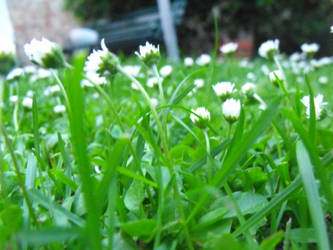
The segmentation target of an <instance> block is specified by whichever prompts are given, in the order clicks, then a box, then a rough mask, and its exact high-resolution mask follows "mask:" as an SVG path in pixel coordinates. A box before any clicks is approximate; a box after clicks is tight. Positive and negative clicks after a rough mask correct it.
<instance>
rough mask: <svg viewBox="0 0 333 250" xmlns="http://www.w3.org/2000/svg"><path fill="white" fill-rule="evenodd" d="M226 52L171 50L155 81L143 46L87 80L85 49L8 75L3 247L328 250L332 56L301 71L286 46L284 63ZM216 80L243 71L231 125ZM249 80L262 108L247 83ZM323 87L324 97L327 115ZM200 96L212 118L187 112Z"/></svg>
mask: <svg viewBox="0 0 333 250" xmlns="http://www.w3.org/2000/svg"><path fill="white" fill-rule="evenodd" d="M214 58H215V57H214V56H213V59H214ZM221 59H222V57H221V56H220V55H218V56H217V58H216V62H215V60H213V62H211V63H210V64H208V65H206V66H199V65H196V64H194V65H193V66H191V67H186V66H185V65H184V64H183V63H178V64H175V63H171V62H169V61H167V60H166V59H165V58H161V60H160V61H159V63H158V65H157V68H158V69H160V68H161V67H162V66H164V65H167V64H168V65H171V66H172V67H173V71H172V73H171V74H170V75H169V76H167V77H164V78H163V82H162V84H161V85H160V86H157V85H156V87H153V88H149V87H147V85H146V82H147V80H148V78H149V77H151V76H153V75H154V71H153V69H152V68H149V67H147V66H145V65H143V64H142V63H141V62H139V59H138V58H137V57H130V58H122V59H121V65H122V66H120V68H118V73H117V74H115V75H114V76H112V77H109V78H108V82H107V84H105V85H94V84H93V85H92V86H91V87H81V81H82V80H83V77H84V72H83V65H84V61H85V54H82V53H79V54H77V55H75V56H74V57H73V58H72V59H71V64H72V66H73V67H71V68H66V69H60V70H53V73H52V74H51V75H50V76H49V77H46V78H42V79H37V80H33V79H32V77H31V76H29V75H28V74H25V75H22V76H21V77H19V78H18V79H15V80H11V81H7V80H2V83H1V84H2V88H3V97H2V99H3V106H2V109H1V113H0V115H1V123H0V126H1V137H0V155H1V158H0V168H1V169H0V170H1V171H0V180H1V181H0V248H1V249H317V248H318V249H329V248H330V247H329V246H330V244H332V237H331V235H332V221H331V216H332V212H333V190H332V189H333V187H332V177H333V174H332V173H333V171H332V166H333V143H332V142H333V129H332V125H333V124H332V107H333V106H332V103H333V88H332V82H333V64H332V60H331V63H330V64H327V65H324V66H321V67H319V68H314V69H311V70H310V71H309V72H307V73H295V72H293V68H292V66H291V59H290V58H288V57H287V56H284V55H283V56H281V57H280V58H279V59H278V60H279V64H278V65H276V63H274V61H269V60H266V59H260V58H257V59H255V60H251V61H244V59H237V58H234V57H227V58H224V59H223V61H222V60H221ZM124 65H139V66H140V67H141V69H140V74H139V75H138V76H136V77H134V76H132V75H129V74H128V73H126V70H125V72H121V71H124V68H123V66H124ZM278 66H279V67H282V69H283V71H284V74H285V76H286V80H284V81H279V82H278V83H277V84H278V85H279V86H276V85H274V84H273V83H271V81H270V79H269V76H268V75H267V74H265V73H264V72H263V69H262V68H263V67H266V68H268V71H273V70H276V69H278ZM155 73H156V72H155ZM159 77H162V76H159ZM320 77H327V83H320V82H323V80H321V81H319V78H320ZM195 79H203V80H204V85H203V87H201V88H197V87H196V86H195V85H194V80H195ZM136 81H138V82H137V86H138V85H139V84H141V85H140V86H142V87H143V90H140V89H139V90H137V89H134V88H132V87H131V84H132V82H134V84H135V82H136ZM220 81H231V82H234V83H235V86H236V91H235V92H234V93H233V94H232V97H233V98H236V99H239V100H241V102H242V109H241V113H240V116H239V118H238V119H237V120H236V121H235V122H234V123H229V122H228V121H227V120H226V119H225V118H224V116H223V114H222V109H221V105H222V101H221V100H220V99H219V98H218V97H217V96H216V94H215V93H214V91H213V88H212V85H214V84H215V83H217V82H220ZM246 82H253V83H255V85H256V87H257V91H256V93H257V95H258V96H260V97H261V99H262V100H263V102H265V104H266V107H265V108H264V109H262V108H260V103H259V102H258V101H255V99H253V98H249V97H247V96H246V95H245V94H244V93H242V91H241V87H242V86H243V85H244V83H246ZM59 84H60V86H61V88H60V90H57V91H54V92H52V91H51V92H50V91H49V92H48V93H46V92H45V90H50V89H49V87H50V86H59ZM29 91H30V93H29ZM31 91H32V92H31ZM161 92H162V93H161ZM320 93H321V94H323V96H324V101H326V102H328V104H327V105H326V106H325V112H326V117H323V119H320V120H317V119H316V111H317V110H315V109H314V106H315V97H316V96H317V95H318V94H320ZM13 95H17V96H18V100H17V101H12V100H11V96H13ZM27 95H32V96H33V98H32V99H33V105H32V106H31V107H26V106H24V105H23V104H22V101H23V99H24V98H25V97H26V96H27ZM306 95H309V103H310V107H311V108H310V114H309V117H307V115H306V109H305V107H304V105H303V103H302V102H301V98H302V97H303V96H306ZM151 98H155V99H156V100H157V101H158V105H155V104H154V103H153V102H152V101H151ZM59 104H63V105H65V107H66V110H65V112H59V113H58V112H55V111H54V109H53V108H54V107H55V106H56V105H59ZM261 104H262V103H261ZM197 107H205V108H206V109H207V110H208V111H209V112H210V116H211V119H210V120H209V121H205V122H203V123H202V124H203V125H202V124H201V126H197V124H194V123H193V122H192V121H191V119H190V114H191V112H192V111H191V110H192V109H196V108H197Z"/></svg>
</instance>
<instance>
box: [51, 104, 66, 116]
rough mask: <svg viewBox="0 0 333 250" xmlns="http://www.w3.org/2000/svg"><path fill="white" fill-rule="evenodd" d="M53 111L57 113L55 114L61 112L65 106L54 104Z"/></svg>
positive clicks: (64, 109)
mask: <svg viewBox="0 0 333 250" xmlns="http://www.w3.org/2000/svg"><path fill="white" fill-rule="evenodd" d="M53 111H54V113H57V114H58V113H63V112H65V111H66V107H65V105H62V104H59V105H56V106H54V108H53Z"/></svg>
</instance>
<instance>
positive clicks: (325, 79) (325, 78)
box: [318, 76, 328, 84]
mask: <svg viewBox="0 0 333 250" xmlns="http://www.w3.org/2000/svg"><path fill="white" fill-rule="evenodd" d="M318 81H319V83H321V84H326V83H327V82H328V78H327V76H321V77H319V79H318Z"/></svg>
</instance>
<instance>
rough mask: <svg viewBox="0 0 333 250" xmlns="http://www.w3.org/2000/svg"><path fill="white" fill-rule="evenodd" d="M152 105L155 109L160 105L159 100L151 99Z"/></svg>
mask: <svg viewBox="0 0 333 250" xmlns="http://www.w3.org/2000/svg"><path fill="white" fill-rule="evenodd" d="M150 102H151V104H153V106H154V107H156V106H157V105H158V100H157V99H156V98H151V99H150Z"/></svg>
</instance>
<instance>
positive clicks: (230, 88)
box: [213, 82, 235, 100]
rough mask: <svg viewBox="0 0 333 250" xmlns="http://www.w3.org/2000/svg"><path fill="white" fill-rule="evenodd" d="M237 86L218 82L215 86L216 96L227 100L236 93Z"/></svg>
mask: <svg viewBox="0 0 333 250" xmlns="http://www.w3.org/2000/svg"><path fill="white" fill-rule="evenodd" d="M234 88H235V84H233V83H232V82H218V83H216V84H215V85H214V86H213V89H214V91H215V94H216V95H217V96H218V97H220V98H221V99H222V100H225V99H227V98H228V97H229V96H231V95H232V93H233V92H234Z"/></svg>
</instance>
